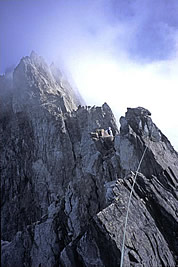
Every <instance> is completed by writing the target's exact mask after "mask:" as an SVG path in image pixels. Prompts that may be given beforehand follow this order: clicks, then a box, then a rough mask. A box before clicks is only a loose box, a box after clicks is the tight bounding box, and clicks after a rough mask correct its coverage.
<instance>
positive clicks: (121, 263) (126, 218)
mask: <svg viewBox="0 0 178 267" xmlns="http://www.w3.org/2000/svg"><path fill="white" fill-rule="evenodd" d="M147 148H148V146H146V147H145V150H144V151H143V155H142V157H141V159H140V162H139V164H138V168H137V171H136V173H135V178H134V181H133V185H132V188H131V191H130V196H129V201H128V207H127V213H126V217H125V226H124V236H123V242H122V249H121V262H120V267H122V266H123V262H124V248H125V236H126V229H127V221H128V215H129V208H130V202H131V198H132V194H133V189H134V185H135V182H136V179H137V174H138V171H139V169H140V166H141V164H142V161H143V158H144V156H145V153H146V150H147Z"/></svg>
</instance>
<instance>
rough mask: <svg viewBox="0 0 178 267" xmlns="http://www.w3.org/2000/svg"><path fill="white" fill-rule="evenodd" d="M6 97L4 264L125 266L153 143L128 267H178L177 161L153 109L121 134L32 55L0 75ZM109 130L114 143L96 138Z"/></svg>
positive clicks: (2, 123)
mask: <svg viewBox="0 0 178 267" xmlns="http://www.w3.org/2000/svg"><path fill="white" fill-rule="evenodd" d="M0 98H1V99H0V101H1V107H2V108H1V116H0V130H1V136H2V139H1V140H2V142H1V159H0V160H1V192H2V194H1V235H2V240H3V241H2V242H1V245H2V266H4V267H11V266H13V267H21V266H26V267H39V266H41V267H46V266H48V267H70V266H71V267H75V266H76V267H80V266H81V267H94V266H96V267H99V266H101V267H111V266H113V267H115V266H119V265H120V258H121V246H122V240H123V229H124V222H125V216H126V210H127V204H128V199H129V193H130V190H131V186H132V184H133V180H134V175H135V173H136V170H137V168H138V165H139V161H140V159H141V157H142V154H143V151H144V150H145V147H146V146H147V147H148V148H147V151H146V154H145V156H144V159H143V162H142V165H141V167H140V170H139V173H138V176H137V180H136V184H135V187H134V191H133V196H132V200H131V206H130V211H129V217H128V226H127V232H126V242H125V254H124V266H135V267H136V266H145V267H147V266H154V267H156V266H157V267H158V266H165V267H166V266H167V267H168V266H169V267H170V266H171V267H172V266H176V263H177V264H178V261H177V259H178V253H177V251H178V236H177V233H178V201H177V197H178V195H177V184H178V154H177V152H176V151H175V150H174V149H173V147H172V146H171V144H170V142H169V140H168V139H167V138H166V137H165V136H164V135H163V134H162V132H161V131H160V130H159V129H158V128H157V127H156V125H155V124H154V123H153V122H152V120H151V117H150V116H151V113H150V112H149V111H148V110H146V109H144V108H141V107H139V108H129V109H128V110H127V112H126V114H125V117H121V119H120V123H121V127H120V132H119V131H118V129H117V124H116V121H115V119H114V116H113V114H112V111H111V109H110V108H109V106H108V105H107V104H106V103H105V104H104V105H103V106H102V107H84V106H81V97H80V96H79V94H78V93H77V92H74V91H73V90H72V88H71V86H70V85H69V83H68V82H67V81H66V80H65V79H64V78H63V76H62V74H61V72H60V71H59V70H57V69H56V68H55V67H54V65H52V66H51V67H49V66H48V65H47V64H46V63H45V62H44V60H43V59H42V58H40V57H39V56H37V55H36V54H35V53H34V52H33V53H32V54H31V56H30V57H25V58H23V59H22V60H21V62H20V64H19V65H18V66H17V68H16V69H15V71H14V74H13V79H10V78H9V77H7V76H3V77H0ZM108 127H111V129H112V132H113V135H114V140H113V137H112V138H111V137H109V136H106V137H101V136H98V134H95V133H97V132H98V131H101V130H100V129H107V128H108ZM98 129H99V130H98ZM103 131H104V130H103ZM91 133H92V134H91Z"/></svg>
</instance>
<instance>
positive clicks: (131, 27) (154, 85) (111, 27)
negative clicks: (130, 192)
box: [0, 0, 178, 150]
mask: <svg viewBox="0 0 178 267" xmlns="http://www.w3.org/2000/svg"><path fill="white" fill-rule="evenodd" d="M177 14H178V1H177V0H169V1H168V0H134V1H133V0H96V1H94V0H1V1H0V26H1V34H0V55H1V60H0V72H1V73H4V72H5V71H6V70H7V69H8V68H9V67H10V68H12V67H13V66H16V65H17V64H18V62H19V60H20V58H21V57H23V56H26V55H29V54H30V52H31V50H35V51H36V52H37V53H38V54H40V55H41V56H43V57H44V58H45V59H46V60H47V62H48V63H50V62H51V61H54V62H55V63H56V64H57V65H58V66H60V67H62V68H64V69H66V70H68V71H69V72H70V74H71V75H72V77H73V80H74V82H75V84H76V85H77V87H78V88H79V91H80V92H81V94H82V95H83V97H84V98H85V100H86V102H87V103H88V104H91V105H94V104H96V105H101V104H102V103H103V102H104V101H106V102H108V104H109V105H110V106H111V108H112V109H113V111H114V114H115V116H116V117H117V118H119V117H120V116H121V115H123V114H124V112H125V111H126V108H127V107H136V106H144V107H145V108H148V109H149V110H150V111H151V112H152V118H153V120H154V121H155V123H156V124H157V125H158V127H159V128H160V129H161V130H162V131H163V133H165V134H166V135H167V136H168V138H169V139H170V141H171V142H172V144H173V145H174V147H175V148H176V149H177V150H178V122H177V121H178V120H177V113H178V108H177V98H178V97H177V95H178V93H177V83H178V16H177Z"/></svg>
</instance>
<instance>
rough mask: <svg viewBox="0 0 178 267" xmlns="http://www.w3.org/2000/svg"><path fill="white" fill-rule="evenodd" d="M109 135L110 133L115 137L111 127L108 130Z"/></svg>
mask: <svg viewBox="0 0 178 267" xmlns="http://www.w3.org/2000/svg"><path fill="white" fill-rule="evenodd" d="M107 133H108V134H109V135H110V136H113V133H112V129H111V127H109V128H108V129H107Z"/></svg>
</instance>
